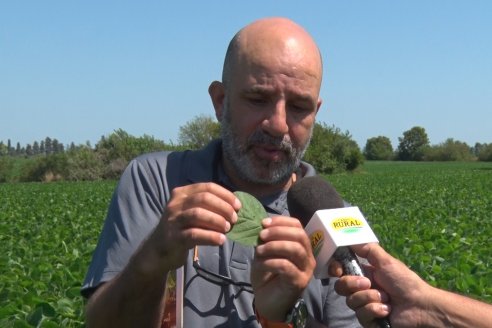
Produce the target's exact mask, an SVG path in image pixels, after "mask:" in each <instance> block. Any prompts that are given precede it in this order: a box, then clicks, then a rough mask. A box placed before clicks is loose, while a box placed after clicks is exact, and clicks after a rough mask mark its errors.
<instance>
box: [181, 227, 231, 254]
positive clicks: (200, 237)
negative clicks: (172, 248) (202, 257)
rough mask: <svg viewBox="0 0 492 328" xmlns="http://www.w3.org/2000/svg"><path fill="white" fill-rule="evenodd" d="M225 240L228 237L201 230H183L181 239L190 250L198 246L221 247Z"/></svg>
mask: <svg viewBox="0 0 492 328" xmlns="http://www.w3.org/2000/svg"><path fill="white" fill-rule="evenodd" d="M225 240H226V236H225V235H224V234H222V233H219V232H215V231H210V230H205V229H199V228H191V229H186V230H183V232H182V238H181V242H182V243H183V244H184V245H185V247H186V248H188V249H190V248H193V247H195V246H197V245H210V246H220V245H222V244H224V242H225Z"/></svg>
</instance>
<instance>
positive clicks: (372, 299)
mask: <svg viewBox="0 0 492 328" xmlns="http://www.w3.org/2000/svg"><path fill="white" fill-rule="evenodd" d="M353 248H354V250H355V251H356V253H357V255H359V256H361V257H363V258H367V260H368V261H369V263H370V266H369V267H368V269H370V272H371V273H372V276H373V279H374V281H375V283H376V284H377V285H378V286H379V287H378V289H379V290H378V289H373V288H371V281H370V280H369V279H368V278H365V277H356V276H344V277H342V278H341V279H340V280H339V281H338V282H337V283H336V289H337V292H339V293H340V294H341V295H345V296H347V304H348V305H349V306H350V307H351V308H352V309H354V311H356V312H357V316H358V318H359V321H360V322H361V324H362V325H363V326H364V327H378V326H377V324H376V322H375V318H378V317H385V316H387V315H389V316H390V317H389V318H390V321H391V323H392V327H393V328H397V327H463V328H465V327H466V328H467V327H474V328H481V327H483V328H486V327H487V328H488V327H492V305H490V304H486V303H483V302H479V301H477V300H474V299H471V298H468V297H465V296H461V295H458V294H454V293H451V292H448V291H445V290H441V289H438V288H435V287H432V286H431V285H429V284H427V283H426V282H425V281H423V280H422V279H421V278H420V277H419V276H418V275H417V274H415V273H414V272H413V271H411V270H410V269H408V268H407V266H406V265H405V264H403V263H402V262H400V261H398V260H397V259H395V258H394V257H392V256H391V255H389V254H388V253H386V251H385V250H384V249H383V248H381V247H380V246H379V245H378V244H366V245H361V246H354V247H353ZM331 269H332V270H333V271H332V273H333V274H334V275H340V274H341V272H340V270H341V269H340V268H337V266H336V264H335V265H333V266H332V267H331ZM337 270H338V272H337Z"/></svg>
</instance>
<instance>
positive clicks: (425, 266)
mask: <svg viewBox="0 0 492 328" xmlns="http://www.w3.org/2000/svg"><path fill="white" fill-rule="evenodd" d="M328 179H329V180H330V181H331V182H332V183H333V184H334V185H335V187H336V188H337V190H339V192H340V193H341V194H342V196H343V197H344V198H345V199H346V200H347V201H349V202H351V203H352V204H354V205H358V206H359V207H360V208H361V209H362V211H363V212H364V213H365V215H366V216H367V218H368V219H369V221H370V222H371V224H372V227H373V229H374V230H375V232H376V234H377V235H378V237H379V239H380V241H381V244H382V245H383V246H384V247H385V248H386V249H387V250H388V251H389V252H391V253H392V254H393V255H395V256H396V257H398V258H400V259H401V260H402V261H404V262H405V263H406V264H408V265H409V266H410V267H411V268H412V269H413V270H415V271H417V272H418V273H419V274H420V275H421V276H422V277H423V278H424V279H426V280H427V281H429V282H430V283H432V284H433V285H436V286H439V287H442V288H445V289H448V290H453V291H457V292H460V293H463V294H466V295H470V296H474V297H477V298H480V299H483V300H485V301H488V302H492V252H491V251H490V245H491V244H492V220H491V216H492V214H491V213H492V164H490V163H397V162H388V163H385V162H368V163H366V164H365V165H364V167H363V169H362V171H361V172H358V173H356V174H343V175H332V176H329V177H328ZM114 187H115V182H81V183H48V184H42V183H29V184H0V197H1V202H0V327H2V328H3V327H60V326H61V327H83V326H84V322H83V307H84V301H83V299H82V298H81V296H80V286H81V284H82V281H83V278H84V275H85V273H86V270H87V266H88V264H89V261H90V259H91V255H92V252H93V251H94V248H95V246H96V243H97V238H98V236H99V233H100V231H101V228H102V225H103V220H104V217H105V215H106V211H107V206H108V204H109V200H110V197H111V193H112V191H113V189H114Z"/></svg>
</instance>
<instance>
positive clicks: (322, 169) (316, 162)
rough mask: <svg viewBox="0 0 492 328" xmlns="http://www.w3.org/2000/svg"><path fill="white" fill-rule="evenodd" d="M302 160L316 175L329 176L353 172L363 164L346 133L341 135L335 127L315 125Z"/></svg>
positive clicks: (357, 150) (362, 159) (358, 152)
mask: <svg viewBox="0 0 492 328" xmlns="http://www.w3.org/2000/svg"><path fill="white" fill-rule="evenodd" d="M304 160H305V161H307V162H309V163H310V164H312V165H313V166H314V167H315V168H316V170H317V171H318V173H322V174H330V173H335V172H343V171H346V170H349V171H352V170H355V169H356V168H357V167H358V166H359V165H360V164H362V163H363V161H364V157H363V156H362V153H361V151H360V149H359V146H358V145H357V143H356V142H355V141H354V140H352V137H351V135H350V134H349V133H348V132H345V133H342V132H341V131H340V129H339V128H336V127H335V126H327V125H326V124H325V123H316V124H315V125H314V128H313V135H312V138H311V144H310V145H309V148H308V149H307V151H306V154H305V155H304Z"/></svg>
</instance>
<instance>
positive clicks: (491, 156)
mask: <svg viewBox="0 0 492 328" xmlns="http://www.w3.org/2000/svg"><path fill="white" fill-rule="evenodd" d="M478 160H479V161H482V162H492V143H489V144H483V145H482V147H481V148H480V152H479V153H478Z"/></svg>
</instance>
